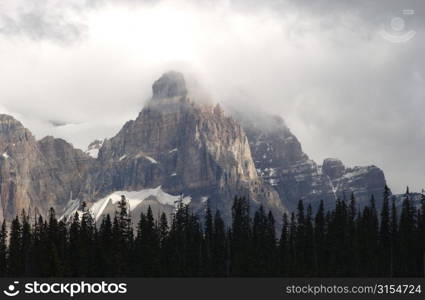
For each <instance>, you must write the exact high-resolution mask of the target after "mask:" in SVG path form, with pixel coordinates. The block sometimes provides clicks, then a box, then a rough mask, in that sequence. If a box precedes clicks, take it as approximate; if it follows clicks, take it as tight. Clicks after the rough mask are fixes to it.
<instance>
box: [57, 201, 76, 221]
mask: <svg viewBox="0 0 425 300" xmlns="http://www.w3.org/2000/svg"><path fill="white" fill-rule="evenodd" d="M79 207H80V201H79V200H78V199H71V200H69V201H68V203H67V204H66V207H65V209H64V212H63V214H62V216H61V217H60V218H59V221H60V220H62V219H63V218H65V217H67V218H68V217H71V216H73V215H74V214H75V212H76V211H78V208H79Z"/></svg>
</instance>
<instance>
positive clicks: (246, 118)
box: [234, 111, 385, 210]
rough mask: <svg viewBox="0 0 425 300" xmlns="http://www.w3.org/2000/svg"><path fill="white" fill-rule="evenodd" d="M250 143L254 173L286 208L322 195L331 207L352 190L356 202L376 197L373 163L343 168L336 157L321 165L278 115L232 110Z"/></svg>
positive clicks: (379, 176) (377, 175) (379, 183)
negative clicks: (276, 195)
mask: <svg viewBox="0 0 425 300" xmlns="http://www.w3.org/2000/svg"><path fill="white" fill-rule="evenodd" d="M234 115H235V117H236V119H237V120H238V121H239V122H240V123H241V124H242V127H243V128H244V130H245V132H246V134H247V136H248V140H249V143H250V147H251V152H252V155H253V159H254V162H255V165H256V168H257V172H258V174H259V175H260V176H261V177H262V178H263V179H264V180H265V181H266V182H268V183H269V184H270V185H271V186H273V187H274V188H275V189H276V191H277V192H278V193H279V196H280V198H281V199H283V201H284V202H285V205H286V206H287V207H288V208H289V209H290V210H294V209H295V208H296V205H297V202H298V201H299V200H300V199H303V200H304V201H305V202H306V203H311V204H312V205H313V207H316V206H317V205H318V203H319V201H320V200H321V199H323V201H324V203H325V207H326V208H332V207H333V206H334V203H335V200H336V199H337V198H341V199H343V198H344V197H347V198H348V197H350V195H351V193H354V195H355V196H356V198H357V200H358V202H359V204H360V205H364V204H367V203H368V202H369V200H370V196H371V195H372V194H374V195H375V197H376V199H377V202H378V203H377V204H378V205H380V203H379V201H380V198H381V194H382V191H383V187H384V185H385V176H384V173H383V172H382V170H381V169H379V168H377V167H375V166H366V167H353V168H346V167H345V166H344V164H343V163H342V162H341V161H340V160H338V159H331V158H328V159H325V160H324V162H323V163H322V165H319V164H317V163H316V162H314V161H313V160H311V159H310V158H309V157H308V155H307V154H305V153H304V152H303V150H302V147H301V144H300V142H299V141H298V139H297V138H296V137H295V136H294V135H293V134H292V132H291V131H290V129H289V128H288V127H287V126H286V125H285V122H284V121H283V119H282V118H281V117H279V116H272V115H268V114H264V113H260V112H258V111H257V112H255V114H253V113H240V112H234Z"/></svg>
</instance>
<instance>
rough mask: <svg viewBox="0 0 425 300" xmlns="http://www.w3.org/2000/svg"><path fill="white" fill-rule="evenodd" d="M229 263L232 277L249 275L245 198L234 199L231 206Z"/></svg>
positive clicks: (249, 240)
mask: <svg viewBox="0 0 425 300" xmlns="http://www.w3.org/2000/svg"><path fill="white" fill-rule="evenodd" d="M231 235H232V240H231V255H232V256H231V262H232V275H233V276H248V275H250V271H251V270H250V267H251V265H252V264H251V263H252V261H251V249H252V248H251V246H252V245H251V238H252V233H251V218H250V216H249V204H248V201H247V200H246V198H244V197H241V198H238V197H235V200H234V202H233V206H232V233H231Z"/></svg>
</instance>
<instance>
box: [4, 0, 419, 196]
mask: <svg viewBox="0 0 425 300" xmlns="http://www.w3.org/2000/svg"><path fill="white" fill-rule="evenodd" d="M369 2H370V1H358V2H355V3H354V2H352V1H330V0H328V1H320V2H315V3H316V4H315V5H310V3H311V1H281V2H276V1H265V2H263V1H262V2H261V4H260V3H258V2H254V1H111V0H110V1H107V0H105V1H99V0H98V1H83V0H71V1H66V3H65V1H53V0H43V1H35V0H31V1H23V0H22V1H16V0H15V1H12V0H6V1H2V2H1V3H0V66H1V69H0V113H8V114H11V115H13V116H14V117H15V118H17V119H18V120H20V121H22V122H23V123H24V125H25V126H26V127H28V128H29V129H30V130H31V131H32V132H33V133H34V134H35V135H36V137H37V138H38V139H40V138H42V137H44V136H45V135H53V136H56V137H61V138H64V139H66V140H67V141H69V142H71V143H72V144H73V145H74V146H75V147H78V148H81V149H85V148H86V147H87V145H88V144H89V143H90V142H91V141H93V140H94V139H99V138H100V139H102V138H106V137H111V136H113V135H115V134H116V133H117V131H118V130H119V129H120V128H121V126H122V125H123V124H124V123H125V122H126V121H128V120H129V119H134V118H135V117H136V116H137V114H138V113H139V112H140V110H141V109H142V107H143V105H144V103H146V101H147V100H148V99H149V98H150V97H151V93H152V91H151V87H152V84H153V82H154V81H155V80H156V79H158V78H159V77H160V76H161V74H162V73H164V72H166V71H169V70H178V71H180V72H183V73H184V74H185V76H187V77H188V78H196V81H198V82H200V83H201V84H202V87H203V88H204V89H205V90H206V91H208V95H209V97H211V98H212V99H214V101H216V102H222V103H227V104H231V105H232V106H234V107H240V108H243V107H247V106H249V107H256V108H258V109H262V110H264V111H266V112H270V113H273V114H278V115H280V116H282V117H283V118H284V119H285V122H286V124H287V125H288V127H289V128H290V129H291V130H292V132H294V134H295V135H296V136H297V137H298V139H299V140H300V141H301V144H302V145H303V149H304V151H305V152H306V153H307V154H308V155H309V156H310V157H311V158H313V159H314V160H316V161H317V162H318V163H321V161H322V160H323V159H324V158H327V157H337V158H340V159H341V160H343V161H344V163H345V164H346V165H347V166H353V165H368V164H374V165H377V166H379V167H381V168H382V169H383V170H384V172H385V174H386V177H387V180H388V182H389V185H390V186H391V188H392V189H393V191H394V192H403V190H404V188H405V185H407V184H409V185H410V187H411V189H412V190H415V191H420V190H421V189H422V188H423V187H424V186H425V172H424V171H423V170H424V169H425V159H424V157H423V154H422V151H421V150H422V149H424V147H425V118H424V117H423V112H424V111H425V101H424V100H425V84H424V83H425V61H424V59H423V53H422V52H423V49H424V48H425V47H424V46H425V45H424V36H423V32H424V31H423V29H424V20H425V18H423V15H422V14H423V12H424V8H425V4H423V3H422V2H421V1H410V2H409V1H405V2H403V3H402V4H400V3H399V1H375V2H374V3H373V4H370V3H369ZM400 5H403V6H400ZM406 9H410V10H414V14H404V12H403V10H406ZM397 17H399V18H401V19H402V21H403V22H405V23H403V24H400V23H396V22H392V21H393V20H394V18H397ZM396 20H398V21H399V19H396ZM391 22H392V23H391ZM397 24H398V25H399V27H394V26H395V25H397ZM401 25H403V26H402V27H401ZM394 28H395V29H397V30H394ZM399 29H400V30H399ZM401 29H402V30H401ZM393 31H394V32H393ZM395 31H397V32H395ZM410 31H414V36H413V37H411V38H410V39H409V40H406V41H403V42H398V40H397V38H400V37H404V33H405V32H407V33H409V32H410ZM383 32H384V33H388V34H389V35H390V37H394V38H395V39H396V41H394V39H393V40H389V39H388V36H386V35H383Z"/></svg>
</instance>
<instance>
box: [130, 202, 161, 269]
mask: <svg viewBox="0 0 425 300" xmlns="http://www.w3.org/2000/svg"><path fill="white" fill-rule="evenodd" d="M159 254H160V237H159V234H158V230H157V227H156V226H155V222H154V219H153V214H152V209H151V207H150V206H149V207H148V211H147V215H146V216H145V215H144V214H143V213H142V214H141V216H140V221H139V223H138V226H137V237H136V257H138V267H139V268H138V270H137V274H136V275H138V276H144V277H153V276H158V275H159V274H160V257H159Z"/></svg>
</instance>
